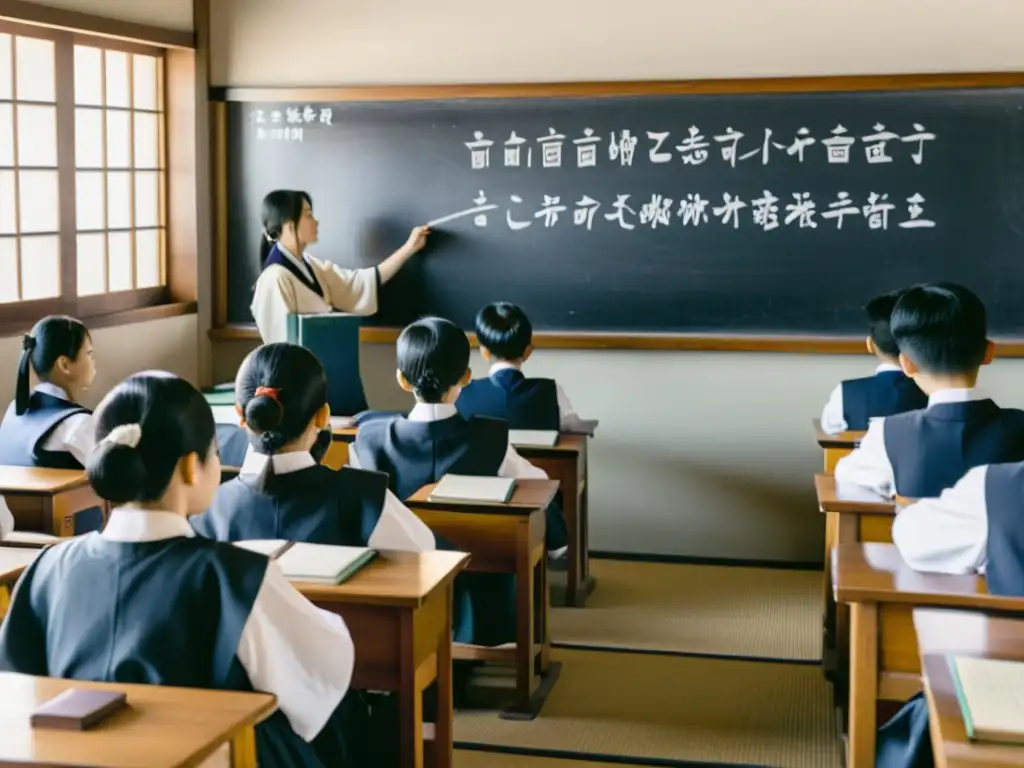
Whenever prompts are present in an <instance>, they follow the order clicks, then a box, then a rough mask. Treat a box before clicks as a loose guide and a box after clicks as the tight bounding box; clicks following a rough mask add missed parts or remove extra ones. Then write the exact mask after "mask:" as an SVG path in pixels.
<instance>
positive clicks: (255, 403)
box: [235, 343, 327, 490]
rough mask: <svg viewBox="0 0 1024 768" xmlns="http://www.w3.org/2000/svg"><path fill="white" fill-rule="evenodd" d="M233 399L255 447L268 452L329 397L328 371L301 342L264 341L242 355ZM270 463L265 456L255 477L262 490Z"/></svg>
mask: <svg viewBox="0 0 1024 768" xmlns="http://www.w3.org/2000/svg"><path fill="white" fill-rule="evenodd" d="M257 391H259V394H258V395H257V394H256V393H257ZM235 400H236V402H237V403H238V407H239V408H240V409H241V410H242V413H243V414H244V415H245V425H246V428H247V429H248V430H249V433H250V435H251V438H250V442H251V443H252V445H253V447H254V448H255V449H256V450H257V451H258V452H259V453H263V454H266V455H268V456H272V455H273V454H274V453H276V452H277V451H279V450H280V449H281V448H282V447H283V446H285V445H287V444H288V443H290V442H292V441H293V440H295V439H296V438H298V437H299V435H301V434H302V433H303V432H305V430H306V427H307V426H308V425H309V422H310V420H311V419H312V418H313V417H314V416H315V415H316V413H317V411H319V410H320V409H321V408H323V407H324V405H325V404H326V403H327V374H326V373H325V371H324V366H323V364H322V363H321V362H320V360H319V359H318V358H317V356H316V355H314V354H313V353H312V352H310V351H309V350H308V349H306V348H305V347H299V346H296V345H295V344H285V343H277V344H266V345H264V346H262V347H259V348H257V349H255V350H253V351H252V352H250V353H249V356H248V357H246V358H245V360H243V361H242V365H241V367H240V368H239V369H238V375H237V376H236V378H235ZM273 464H274V462H273V461H268V462H267V464H266V467H267V471H266V472H263V473H261V475H260V478H259V479H258V480H257V487H258V488H259V489H260V490H266V488H267V486H268V484H269V481H270V479H271V477H272V476H273Z"/></svg>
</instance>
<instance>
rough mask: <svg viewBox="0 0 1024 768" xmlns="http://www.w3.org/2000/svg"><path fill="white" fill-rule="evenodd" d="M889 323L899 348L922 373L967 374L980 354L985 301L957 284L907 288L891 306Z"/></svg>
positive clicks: (980, 358) (984, 334) (981, 358)
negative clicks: (893, 305)
mask: <svg viewBox="0 0 1024 768" xmlns="http://www.w3.org/2000/svg"><path fill="white" fill-rule="evenodd" d="M890 326H891V328H892V335H893V338H895V339H896V343H897V344H898V345H899V348H900V351H901V352H902V353H903V354H905V355H906V356H907V357H909V358H910V359H911V360H912V361H913V362H914V364H915V365H917V366H918V367H919V368H920V369H921V370H922V371H924V372H925V373H935V374H959V373H972V372H976V371H977V370H978V368H979V367H981V364H982V362H983V361H984V359H985V351H986V348H987V346H988V331H987V320H986V313H985V305H984V303H983V302H982V301H981V299H980V298H978V297H977V296H976V295H975V294H974V293H972V292H971V291H970V290H968V289H967V288H964V287H963V286H962V285H956V284H954V283H930V284H924V285H915V286H914V287H912V288H908V289H907V290H906V291H904V292H903V294H902V295H901V296H900V298H899V300H898V301H897V302H896V306H895V307H894V308H893V312H892V319H891V320H890Z"/></svg>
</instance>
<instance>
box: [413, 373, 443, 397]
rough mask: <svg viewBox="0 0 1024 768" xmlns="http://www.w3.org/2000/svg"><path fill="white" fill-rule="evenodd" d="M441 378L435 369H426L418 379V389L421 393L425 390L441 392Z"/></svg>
mask: <svg viewBox="0 0 1024 768" xmlns="http://www.w3.org/2000/svg"><path fill="white" fill-rule="evenodd" d="M440 390H441V380H440V379H438V378H437V374H435V373H434V372H433V371H424V372H423V373H421V374H420V377H419V378H418V379H417V380H416V391H418V392H420V393H421V394H422V393H423V392H424V391H427V392H440Z"/></svg>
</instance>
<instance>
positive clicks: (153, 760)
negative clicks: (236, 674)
mask: <svg viewBox="0 0 1024 768" xmlns="http://www.w3.org/2000/svg"><path fill="white" fill-rule="evenodd" d="M68 688H96V689H101V690H116V691H123V692H125V693H127V694H128V707H127V708H126V709H123V710H121V711H120V712H118V713H117V714H115V715H112V716H111V717H109V718H108V719H107V720H105V721H104V722H102V723H101V724H100V725H98V726H96V727H95V728H94V729H91V730H88V731H59V730H53V729H46V730H44V729H38V730H34V729H33V728H32V727H31V726H30V725H29V716H30V715H31V713H32V712H33V711H34V710H35V709H36V708H37V707H38V706H39V705H40V704H42V703H43V702H45V701H48V700H49V699H52V698H53V697H55V696H57V695H58V694H60V693H61V692H63V691H65V690H66V689H68ZM275 706H276V705H275V702H274V697H273V696H270V695H268V694H265V693H234V692H225V691H203V690H197V689H191V688H163V687H160V686H156V685H124V684H121V683H114V684H111V683H86V682H80V681H77V680H58V679H56V678H48V677H30V676H28V675H15V674H11V673H0V766H18V768H27V767H28V766H37V765H38V766H54V765H60V766H65V767H66V768H73V767H74V766H81V767H82V768H86V767H87V768H136V766H139V765H141V764H143V763H144V764H145V765H147V766H152V768H192V767H193V766H199V765H200V764H202V762H203V761H204V760H205V759H207V758H208V757H210V756H211V755H213V754H214V753H215V752H217V751H218V750H219V749H220V748H221V747H222V745H229V747H230V750H231V765H233V766H235V768H256V741H255V733H254V730H253V727H254V726H255V725H256V724H257V723H259V722H260V721H262V720H263V719H264V718H266V717H267V716H268V715H270V714H271V713H272V712H273V711H274V709H275ZM143 756H144V757H143Z"/></svg>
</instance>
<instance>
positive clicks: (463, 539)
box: [405, 480, 561, 720]
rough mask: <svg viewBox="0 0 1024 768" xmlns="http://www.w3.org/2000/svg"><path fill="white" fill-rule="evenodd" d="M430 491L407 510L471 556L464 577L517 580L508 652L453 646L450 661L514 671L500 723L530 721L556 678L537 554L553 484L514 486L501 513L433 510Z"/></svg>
mask: <svg viewBox="0 0 1024 768" xmlns="http://www.w3.org/2000/svg"><path fill="white" fill-rule="evenodd" d="M433 489H434V486H433V485H427V486H424V487H423V488H421V489H420V490H419V491H417V492H416V493H415V494H413V495H412V496H411V497H410V498H408V499H406V501H405V503H406V506H408V507H409V509H411V510H412V511H413V512H415V513H416V514H417V515H418V516H419V517H420V518H421V519H422V520H423V522H425V523H426V524H427V525H428V526H430V528H431V530H433V531H435V532H436V533H438V534H439V535H441V536H443V537H444V538H446V539H447V540H448V541H450V542H452V544H454V545H455V546H457V547H459V548H460V549H464V550H466V551H467V552H469V553H470V555H471V556H472V561H471V562H470V564H469V568H468V570H470V571H482V572H486V573H513V574H515V577H516V642H515V647H513V648H509V647H499V648H485V647H482V646H476V645H461V644H459V645H456V646H455V647H454V650H453V653H454V657H455V658H456V659H467V660H478V661H495V662H500V663H506V664H514V665H515V667H516V702H515V703H514V704H513V705H512V706H511V707H510V708H508V709H506V710H504V711H503V712H502V713H501V716H502V717H504V718H507V719H526V720H532V719H533V718H535V717H536V716H537V715H538V714H539V713H540V710H541V708H542V707H543V706H544V701H545V700H546V699H547V697H548V694H549V693H550V692H551V689H552V687H553V686H554V684H555V681H556V680H557V679H558V675H559V674H560V673H561V665H560V664H559V663H557V662H552V661H551V637H550V630H549V627H548V603H549V600H548V584H547V552H546V548H545V546H544V529H545V525H544V514H545V510H546V509H547V506H548V505H549V504H550V503H551V501H552V500H553V499H554V497H555V494H556V493H557V492H558V483H557V482H556V481H554V480H517V481H516V488H515V492H514V493H513V495H512V499H511V500H510V501H509V503H508V504H500V505H499V504H481V505H473V504H440V503H434V502H431V501H429V496H430V492H431V491H432V490H433ZM538 676H539V677H540V681H539V682H538V680H537V677H538Z"/></svg>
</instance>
